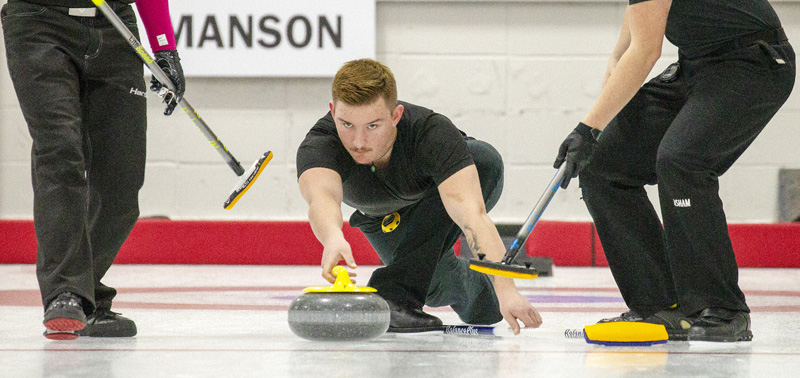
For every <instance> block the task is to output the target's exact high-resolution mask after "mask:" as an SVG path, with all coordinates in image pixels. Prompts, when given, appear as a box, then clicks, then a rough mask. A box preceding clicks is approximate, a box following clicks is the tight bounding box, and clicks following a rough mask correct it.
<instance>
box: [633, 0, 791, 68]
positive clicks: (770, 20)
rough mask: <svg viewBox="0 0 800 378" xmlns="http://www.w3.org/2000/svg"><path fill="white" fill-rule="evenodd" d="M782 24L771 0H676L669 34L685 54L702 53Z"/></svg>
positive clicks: (670, 20)
mask: <svg viewBox="0 0 800 378" xmlns="http://www.w3.org/2000/svg"><path fill="white" fill-rule="evenodd" d="M645 1H649V0H629V1H628V3H629V4H636V3H641V2H645ZM780 27H781V21H780V19H779V18H778V15H777V14H776V13H775V10H774V9H773V8H772V5H770V4H769V1H768V0H673V1H672V7H671V8H670V10H669V17H668V18H667V30H666V37H667V39H668V40H669V41H670V42H672V44H674V45H675V46H677V47H678V48H679V49H681V50H682V52H684V53H685V54H687V55H689V56H700V55H703V54H706V53H710V52H712V51H714V50H715V49H717V48H719V47H720V46H721V45H723V44H725V42H728V41H731V40H734V39H736V38H738V37H741V36H744V35H748V34H753V33H755V32H759V31H762V30H768V29H777V28H780Z"/></svg>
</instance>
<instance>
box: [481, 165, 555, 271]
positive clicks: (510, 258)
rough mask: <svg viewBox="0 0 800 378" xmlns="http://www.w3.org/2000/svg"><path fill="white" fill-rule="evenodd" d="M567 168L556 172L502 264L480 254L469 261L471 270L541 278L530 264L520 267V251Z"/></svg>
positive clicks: (509, 248)
mask: <svg viewBox="0 0 800 378" xmlns="http://www.w3.org/2000/svg"><path fill="white" fill-rule="evenodd" d="M566 167H567V165H566V164H561V167H560V168H559V169H558V172H556V174H555V176H553V179H552V180H550V184H549V185H548V186H547V190H545V191H544V193H543V194H542V196H541V197H540V198H539V201H538V202H536V206H534V208H533V211H531V213H530V215H528V219H527V220H526V221H525V224H523V225H522V228H520V230H519V232H518V233H517V236H516V238H514V241H513V242H511V245H510V246H509V247H508V251H507V252H506V254H505V256H503V260H501V261H500V262H494V261H489V260H484V255H483V254H478V258H477V259H470V260H469V267H470V269H472V270H476V271H478V272H481V273H486V274H491V275H495V276H503V277H510V278H525V279H532V278H536V277H538V276H539V274H538V272H537V271H536V269H534V268H531V267H530V264H527V265H520V264H519V263H517V262H516V259H517V255H518V254H519V251H520V250H521V249H522V248H523V247H524V246H525V241H526V240H528V236H530V235H531V232H532V231H533V227H534V226H536V222H538V221H539V217H541V216H542V213H544V209H545V208H546V207H547V204H549V203H550V200H551V199H552V198H553V196H554V195H555V194H556V191H557V190H558V186H559V185H561V180H563V178H564V171H565V170H566V169H567V168H566Z"/></svg>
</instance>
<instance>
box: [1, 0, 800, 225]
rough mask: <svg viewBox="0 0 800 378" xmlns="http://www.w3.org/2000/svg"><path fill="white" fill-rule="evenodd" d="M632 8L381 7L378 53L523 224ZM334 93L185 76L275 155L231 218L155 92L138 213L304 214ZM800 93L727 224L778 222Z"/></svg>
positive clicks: (4, 83) (222, 185)
mask: <svg viewBox="0 0 800 378" xmlns="http://www.w3.org/2000/svg"><path fill="white" fill-rule="evenodd" d="M625 4H626V2H623V1H616V0H607V1H571V2H567V1H492V2H486V1H400V0H394V1H391V0H379V1H378V6H377V44H378V45H377V54H378V56H377V57H378V59H379V60H382V61H384V62H385V63H387V64H388V65H389V67H391V68H392V69H393V71H394V72H395V75H396V77H397V80H398V85H399V90H400V98H401V99H403V100H406V101H409V102H414V103H418V104H420V105H424V106H428V107H430V108H432V109H434V110H436V111H439V112H441V113H443V114H445V115H447V116H448V117H450V118H451V119H452V120H453V121H454V122H455V123H456V125H457V126H458V127H460V128H461V129H462V130H464V131H466V132H467V133H468V134H471V135H473V136H475V137H478V138H480V139H484V140H486V141H488V142H490V143H492V144H493V145H494V146H495V147H496V148H497V149H498V150H499V151H500V152H501V154H502V155H503V157H504V159H505V162H506V185H505V193H504V195H503V197H502V198H501V200H500V203H499V204H498V205H497V207H496V208H495V210H494V211H493V212H492V214H491V215H492V217H493V219H494V220H495V221H496V222H498V223H521V222H522V221H524V219H525V218H526V217H527V215H528V212H529V211H530V209H531V207H532V206H533V204H534V203H535V201H536V200H537V199H538V197H539V196H540V195H541V192H542V191H543V190H544V187H545V186H546V185H547V182H549V180H550V178H551V177H552V174H553V173H554V170H553V169H552V168H551V164H552V161H553V159H554V157H555V154H556V151H557V148H558V145H559V144H560V142H561V141H562V140H563V138H564V137H565V136H566V135H567V133H568V132H569V131H570V130H571V129H572V128H573V127H574V125H575V124H576V123H577V121H579V120H580V119H581V118H582V117H583V115H584V114H585V112H586V111H587V110H588V108H589V107H590V106H591V104H592V102H593V100H594V99H595V97H596V96H597V95H598V93H599V89H600V79H601V75H602V74H603V72H604V68H605V64H606V59H607V56H608V53H609V52H610V50H611V48H612V47H613V45H614V43H615V42H616V38H617V35H618V31H619V24H620V22H621V18H622V14H623V11H624V7H625ZM773 5H774V6H775V8H776V10H777V11H778V13H779V15H780V16H781V19H782V21H783V25H784V28H785V29H786V31H787V34H788V35H789V39H790V41H793V42H795V44H796V45H797V46H800V2H798V1H796V0H788V1H775V2H773ZM798 49H800V48H798ZM4 53H5V49H2V54H4ZM676 57H677V50H676V49H675V48H674V47H673V46H671V45H669V44H665V51H664V54H663V58H662V59H661V61H660V62H659V63H658V64H657V65H656V68H655V69H654V71H660V70H661V69H663V68H664V67H666V65H667V64H669V63H670V62H671V61H672V60H675V59H676ZM1 61H2V65H3V66H2V68H0V69H2V71H3V73H2V74H0V217H2V218H23V219H27V218H31V217H32V214H31V208H32V191H31V188H30V163H29V151H30V137H29V136H28V133H27V128H26V125H25V122H24V121H23V119H22V116H21V114H20V111H19V107H18V104H17V102H16V97H15V95H14V91H13V88H12V87H11V84H10V79H9V78H8V74H6V73H5V72H7V70H6V68H5V59H4V57H3V59H1ZM230 69H231V70H236V67H235V66H231V67H230ZM148 76H149V75H148ZM329 86H330V78H308V79H252V78H248V79H243V78H242V79H230V78H226V79H222V78H211V79H210V78H203V79H200V78H188V79H187V88H188V89H187V95H186V96H187V99H189V100H190V101H191V102H192V104H193V105H194V106H195V108H197V110H198V112H199V113H200V115H201V116H202V117H203V118H204V119H205V120H206V122H207V123H208V124H209V125H210V126H211V128H212V129H213V130H214V131H215V132H216V133H217V135H218V136H219V137H220V139H221V140H222V141H223V142H224V143H225V144H226V145H227V147H228V148H229V149H230V151H231V152H232V153H233V154H234V156H236V157H237V158H238V159H239V160H240V161H241V162H242V165H243V166H245V168H247V166H249V165H250V164H251V163H252V162H253V161H254V160H255V159H256V158H257V157H258V156H260V155H261V154H262V153H263V152H265V151H266V150H271V151H272V152H273V153H274V154H275V158H274V159H273V161H272V162H271V163H270V164H269V165H268V166H267V168H266V169H265V171H264V173H263V174H262V176H261V178H260V179H259V180H258V181H257V182H256V184H255V185H254V187H253V188H252V189H251V190H250V191H249V192H248V193H247V194H246V195H245V196H244V198H242V200H241V201H239V203H238V204H237V205H236V207H235V208H234V209H233V210H231V211H225V210H223V208H222V203H223V202H224V200H225V198H226V196H227V194H228V193H229V191H230V189H231V188H232V187H233V186H234V184H235V183H236V181H237V177H236V176H235V174H234V173H233V172H232V171H231V170H230V169H229V168H228V167H227V165H225V164H224V162H223V161H222V160H221V158H220V157H219V156H218V154H217V153H216V152H215V151H214V150H213V149H212V148H211V147H209V146H208V142H206V140H205V138H204V137H203V135H202V134H201V133H200V132H199V131H197V130H196V128H195V127H194V125H193V124H192V123H191V122H190V121H189V120H188V119H187V118H186V117H185V116H183V115H182V114H179V113H176V114H175V115H173V116H172V117H164V116H162V115H161V111H162V107H161V106H160V104H159V103H158V101H157V99H156V98H155V96H153V95H149V100H148V101H149V105H150V110H149V130H148V137H149V141H148V166H147V176H146V183H145V187H144V189H143V190H142V192H141V208H142V216H154V215H165V216H168V217H170V218H173V219H263V220H295V219H305V218H306V205H305V202H304V201H303V200H302V198H301V197H300V194H299V192H298V189H297V183H296V171H295V165H294V164H295V152H296V149H297V146H298V145H299V143H300V141H301V140H302V138H303V137H304V135H305V133H306V131H307V130H308V129H309V128H310V127H311V126H312V125H313V123H314V122H315V121H316V120H317V119H318V118H320V117H321V116H323V115H324V114H325V112H326V111H327V103H328V101H329V97H330V88H329ZM799 92H800V91H798V90H796V91H795V93H794V94H793V96H792V97H791V98H790V99H789V101H788V103H787V104H786V105H785V106H784V107H783V109H782V110H781V111H780V112H779V113H778V114H777V115H776V117H775V118H774V120H773V121H772V122H771V124H770V125H769V126H768V127H767V129H766V130H765V131H764V132H763V133H762V135H761V136H760V137H759V138H758V139H757V140H756V142H755V143H754V144H753V146H752V147H751V148H750V149H749V150H748V151H747V152H746V153H745V155H744V156H743V157H742V158H741V159H740V160H739V162H738V163H737V164H736V165H734V167H733V168H732V169H731V170H730V171H729V172H728V174H726V175H725V176H723V177H722V179H721V187H722V189H721V195H722V198H723V201H724V202H725V205H726V211H727V214H728V219H729V221H730V222H772V221H775V220H776V219H777V217H778V210H777V198H778V197H777V190H778V189H777V188H778V169H780V168H800V151H798V150H799V149H798V147H797V146H798V142H800V137H798V125H799V122H800V93H799ZM654 189H655V188H650V193H651V196H652V198H653V199H654V200H655V198H656V197H655V190H654ZM579 197H580V195H579V191H578V188H577V185H571V187H570V188H569V189H568V190H567V191H565V192H559V193H558V195H557V196H556V197H555V198H554V199H553V202H552V203H551V204H550V207H549V208H548V210H547V212H546V214H545V218H546V219H553V220H555V219H558V220H589V219H590V217H589V215H588V212H587V211H586V209H585V207H584V205H583V203H582V202H581V201H580V199H579ZM346 211H347V209H346ZM348 215H349V211H347V212H346V215H345V216H348Z"/></svg>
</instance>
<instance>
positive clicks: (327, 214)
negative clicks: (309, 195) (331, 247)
mask: <svg viewBox="0 0 800 378" xmlns="http://www.w3.org/2000/svg"><path fill="white" fill-rule="evenodd" d="M308 220H309V223H310V224H311V230H312V231H314V236H316V237H317V240H319V242H320V243H322V245H323V246H324V245H326V243H328V242H329V241H331V240H333V239H335V238H344V234H343V232H342V223H343V222H342V208H341V206H339V205H337V204H334V203H327V202H323V203H318V204H309V208H308Z"/></svg>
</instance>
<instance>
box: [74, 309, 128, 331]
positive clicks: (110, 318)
mask: <svg viewBox="0 0 800 378" xmlns="http://www.w3.org/2000/svg"><path fill="white" fill-rule="evenodd" d="M78 335H79V336H90V337H133V336H136V323H134V322H133V320H130V319H128V318H126V317H124V316H120V314H118V313H116V312H113V311H111V309H108V308H98V309H97V310H95V312H94V313H93V314H91V315H89V317H88V318H87V320H86V328H84V329H82V330H80V331H78Z"/></svg>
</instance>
